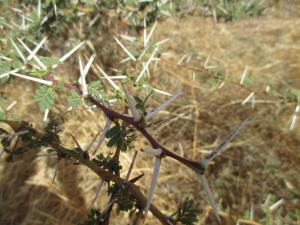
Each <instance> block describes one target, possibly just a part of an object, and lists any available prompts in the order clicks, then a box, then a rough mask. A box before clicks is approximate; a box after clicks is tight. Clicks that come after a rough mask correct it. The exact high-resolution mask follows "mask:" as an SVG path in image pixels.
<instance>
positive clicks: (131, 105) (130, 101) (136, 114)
mask: <svg viewBox="0 0 300 225" xmlns="http://www.w3.org/2000/svg"><path fill="white" fill-rule="evenodd" d="M123 89H124V93H125V98H126V101H127V103H128V106H129V108H130V111H131V113H132V115H133V118H134V121H136V122H137V121H139V120H140V119H141V115H140V113H139V111H138V110H137V109H136V108H135V103H134V100H133V99H132V98H131V96H130V95H129V93H128V90H127V89H126V87H124V86H123Z"/></svg>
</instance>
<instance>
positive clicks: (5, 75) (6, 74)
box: [0, 69, 20, 79]
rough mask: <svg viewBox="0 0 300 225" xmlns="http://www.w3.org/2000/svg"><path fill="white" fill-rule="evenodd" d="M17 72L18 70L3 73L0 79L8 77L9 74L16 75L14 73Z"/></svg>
mask: <svg viewBox="0 0 300 225" xmlns="http://www.w3.org/2000/svg"><path fill="white" fill-rule="evenodd" d="M19 71H20V69H14V70H11V71H8V72H5V73H3V74H1V75H0V79H1V78H3V77H7V76H9V74H11V73H16V72H19Z"/></svg>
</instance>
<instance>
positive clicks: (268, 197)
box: [262, 194, 272, 208]
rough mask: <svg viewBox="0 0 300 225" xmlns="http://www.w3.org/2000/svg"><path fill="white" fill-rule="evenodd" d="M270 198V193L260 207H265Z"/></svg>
mask: <svg viewBox="0 0 300 225" xmlns="http://www.w3.org/2000/svg"><path fill="white" fill-rule="evenodd" d="M271 198H272V195H271V194H268V196H267V198H266V200H265V202H264V204H262V207H263V208H266V207H267V206H268V205H269V203H270V201H271Z"/></svg>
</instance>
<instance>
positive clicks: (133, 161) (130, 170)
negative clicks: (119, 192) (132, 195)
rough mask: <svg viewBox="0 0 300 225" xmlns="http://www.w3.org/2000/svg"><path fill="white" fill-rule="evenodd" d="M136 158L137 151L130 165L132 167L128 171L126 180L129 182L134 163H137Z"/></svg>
mask: <svg viewBox="0 0 300 225" xmlns="http://www.w3.org/2000/svg"><path fill="white" fill-rule="evenodd" d="M136 156H137V151H135V152H134V155H133V158H132V161H131V163H130V166H129V169H128V172H127V174H126V178H125V180H126V181H128V180H129V177H130V174H131V172H132V168H133V166H134V163H135V160H136Z"/></svg>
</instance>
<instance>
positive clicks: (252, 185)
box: [0, 2, 300, 225]
mask: <svg viewBox="0 0 300 225" xmlns="http://www.w3.org/2000/svg"><path fill="white" fill-rule="evenodd" d="M291 3H294V5H292V4H288V6H289V7H287V4H285V3H284V2H280V3H279V5H278V6H277V7H273V8H271V9H268V10H267V12H266V15H265V16H263V17H260V18H251V19H249V18H248V19H243V20H239V21H236V22H233V23H226V24H223V23H219V24H215V23H214V22H213V20H212V19H211V18H203V17H193V16H189V17H187V18H183V19H177V18H170V19H168V20H166V21H164V22H161V23H160V24H159V25H158V27H157V29H156V31H155V34H154V39H155V40H157V41H158V40H162V39H164V38H170V41H169V42H167V43H166V44H165V49H164V52H165V53H166V54H165V55H163V56H162V59H161V61H160V63H159V66H158V68H157V69H156V71H154V72H155V73H153V75H152V77H151V82H152V83H154V84H156V86H157V87H160V88H161V89H163V90H166V91H168V92H170V93H176V92H177V91H179V90H181V91H182V92H183V93H184V94H183V95H182V96H181V97H180V98H179V99H178V100H176V102H175V103H174V104H172V105H171V106H170V107H169V108H168V109H167V111H164V112H163V113H162V114H161V118H166V119H170V120H169V121H168V122H167V123H163V124H162V125H156V126H155V127H153V128H152V132H153V134H154V135H155V136H156V137H158V138H159V140H160V141H161V142H162V143H163V144H164V145H166V146H167V147H169V148H170V149H173V150H174V151H176V152H177V153H179V154H181V155H184V156H186V157H188V158H194V159H200V158H201V157H202V156H203V154H205V153H207V152H208V151H210V150H212V149H213V148H214V147H215V146H216V145H217V143H218V141H219V140H220V138H222V137H224V136H225V135H226V134H227V133H228V132H229V130H230V129H231V128H232V127H233V126H235V125H236V124H238V123H239V122H240V121H241V120H243V119H244V118H246V117H248V116H250V117H251V118H252V121H251V123H250V124H249V125H248V126H247V127H246V128H245V129H244V130H243V131H242V132H241V133H240V135H239V137H238V138H236V139H235V140H234V141H233V142H232V143H231V144H229V145H228V146H227V148H226V151H224V153H223V154H222V155H221V156H219V157H218V158H217V159H216V160H215V162H214V164H212V165H210V167H209V171H208V174H207V177H208V178H209V182H210V185H211V187H212V189H213V191H214V195H215V198H216V199H217V202H218V205H219V207H220V209H221V217H222V221H223V223H222V224H236V223H237V221H238V220H239V219H243V221H240V224H241V225H242V224H253V225H254V224H295V225H296V224H299V223H300V200H299V196H300V191H299V190H300V176H299V171H300V154H299V153H300V152H299V144H300V141H299V140H300V139H299V138H300V132H299V126H300V124H299V123H298V124H297V126H296V129H294V130H293V131H288V128H289V125H290V119H291V116H292V114H293V111H294V108H295V105H294V104H285V105H281V104H280V100H279V99H278V98H276V97H272V96H269V95H268V94H266V93H264V90H265V88H266V85H267V84H268V83H270V81H272V82H273V84H274V85H275V86H276V87H278V88H286V87H290V86H292V87H294V88H300V77H299V74H300V47H299V46H300V45H299V44H300V18H299V16H298V15H299V13H298V11H297V10H295V9H300V7H299V4H298V5H297V4H296V3H297V2H291ZM297 13H298V14H297ZM208 56H209V61H208V65H211V66H217V67H218V68H219V70H220V71H223V72H225V71H227V76H228V78H229V80H230V81H229V82H226V83H225V85H224V86H223V87H222V88H221V89H219V88H218V86H219V85H220V84H221V81H217V82H214V81H215V80H212V79H211V78H210V74H209V73H207V72H206V71H204V70H203V63H204V62H205V60H206V59H207V57H208ZM182 57H184V58H182ZM181 59H183V60H181ZM180 60H181V63H178V62H179V61H180ZM245 66H248V68H249V77H250V78H251V80H252V81H253V84H252V86H251V87H250V88H243V87H241V86H240V85H238V84H239V81H240V78H241V74H242V72H243V70H244V68H245ZM34 86H35V85H34V84H32V83H29V82H26V81H23V80H15V81H13V82H11V83H10V84H9V85H7V86H4V88H2V87H1V91H4V92H5V93H7V94H8V95H9V96H16V98H18V104H17V106H16V107H15V109H14V110H15V111H16V112H18V113H19V115H20V118H23V119H24V120H28V121H32V122H33V123H34V124H35V125H36V126H38V127H39V126H42V125H41V122H40V121H42V115H41V114H40V113H39V111H38V108H37V106H36V104H35V103H33V102H32V101H30V99H33V98H32V97H33V87H34ZM252 91H255V93H256V95H255V101H254V104H251V103H250V104H249V103H248V104H245V105H243V106H242V105H241V103H242V101H243V100H244V99H245V98H246V97H247V96H248V95H249V94H250V93H251V92H252ZM65 100H66V99H65V97H64V96H61V98H60V102H61V103H62V104H61V106H60V107H57V108H56V109H55V110H56V112H61V111H62V110H64V106H63V102H64V101H65ZM160 101H163V97H161V96H156V98H155V100H154V101H152V104H153V105H155V104H159V102H160ZM178 115H180V117H177V116H178ZM87 118H88V119H87ZM101 121H102V122H101ZM99 122H100V124H101V126H103V125H104V124H103V122H104V121H103V115H101V113H100V112H98V113H93V112H91V111H88V110H84V109H83V108H82V109H81V110H76V111H74V112H71V113H69V114H68V115H67V116H66V123H65V127H64V128H65V130H64V134H63V139H64V141H65V142H66V143H67V144H68V145H73V143H72V142H71V140H70V134H73V135H75V136H76V137H77V138H78V140H79V141H80V143H81V144H82V145H85V144H87V143H88V142H89V141H90V140H91V138H92V137H93V135H95V134H96V129H95V128H96V127H97V126H99ZM145 144H146V143H145V142H144V141H143V140H142V139H141V140H140V141H139V142H138V144H137V146H136V148H137V149H140V148H141V147H143V146H145ZM131 157H132V154H131V153H127V154H124V155H122V162H123V165H124V171H126V167H128V166H129V160H130V158H131ZM55 162H56V161H55V159H35V158H34V156H33V155H29V156H27V159H26V160H25V162H24V161H18V162H16V163H14V164H8V163H6V162H4V160H3V159H1V163H0V171H1V172H0V173H1V176H0V195H1V199H3V201H2V202H1V203H0V205H1V208H0V215H1V214H2V215H5V219H6V222H4V223H3V225H12V224H13V225H16V224H18V225H21V224H22V225H29V224H30V225H42V224H43V225H57V224H61V225H62V224H63V225H69V224H72V222H73V221H74V220H75V219H76V218H77V217H82V216H83V215H84V214H85V213H86V211H87V208H88V207H89V205H90V202H91V201H92V199H93V197H94V194H95V189H96V185H97V184H98V182H99V180H98V178H97V177H96V176H95V175H94V174H93V173H91V172H89V170H88V169H87V168H84V167H81V166H73V165H65V164H64V163H63V162H62V163H61V164H59V170H58V177H57V180H56V182H55V184H51V180H52V176H53V173H54V167H55ZM152 164H153V161H152V159H151V158H149V157H146V156H143V155H142V154H139V155H138V161H137V163H136V166H135V168H134V170H133V175H132V176H135V175H138V174H140V173H141V172H143V173H145V177H144V178H143V179H142V180H141V181H140V182H139V183H138V184H139V185H140V186H141V187H142V190H143V191H145V192H146V191H147V188H148V187H149V184H150V180H151V175H152ZM124 173H125V172H124ZM123 175H124V174H123ZM104 192H105V190H103V192H102V194H101V196H100V199H99V200H98V201H97V203H96V205H97V206H99V207H100V206H103V205H104V204H105V202H106V201H107V197H106V196H105V195H106V194H105V193H104ZM184 196H194V198H195V199H196V200H197V204H198V206H199V208H201V214H200V215H199V217H200V220H199V221H200V222H199V224H217V223H216V221H215V220H214V217H213V215H212V213H211V210H210V207H209V204H208V203H207V201H206V195H205V193H204V192H203V189H202V186H201V185H200V183H199V180H198V178H197V177H195V176H194V174H193V173H192V172H191V171H189V170H188V169H186V168H185V167H182V166H181V165H179V164H177V163H176V162H174V161H172V160H165V161H164V162H163V164H162V168H161V172H160V174H159V182H158V187H157V189H156V191H155V196H154V203H155V204H157V206H158V207H159V208H161V209H162V210H163V211H164V212H168V213H170V212H173V211H174V210H175V209H176V206H177V205H178V203H179V202H180V200H182V199H183V198H184ZM268 196H271V200H270V202H269V205H272V204H274V203H275V202H276V201H278V200H279V199H285V202H284V204H283V205H282V206H281V207H280V208H278V209H277V210H276V211H274V213H273V214H271V215H269V214H268V213H267V214H266V213H264V212H263V210H262V205H263V204H264V202H265V201H266V199H267V198H268ZM251 209H252V212H254V215H250V214H251V213H250V212H251ZM268 216H270V218H269V219H270V221H267V220H266V218H267V217H268ZM0 217H1V216H0ZM251 217H252V218H251ZM262 219H264V220H262ZM129 223H130V222H129V220H128V218H127V216H124V215H122V214H121V215H118V216H117V215H114V216H113V218H112V224H129ZM147 224H158V222H157V221H156V220H155V219H154V218H152V217H151V215H149V218H148V219H147Z"/></svg>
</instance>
